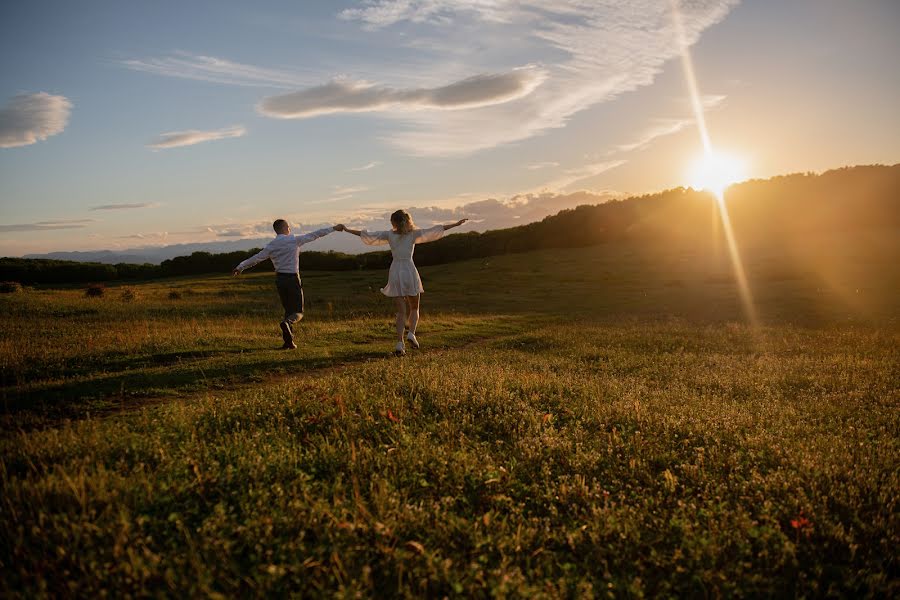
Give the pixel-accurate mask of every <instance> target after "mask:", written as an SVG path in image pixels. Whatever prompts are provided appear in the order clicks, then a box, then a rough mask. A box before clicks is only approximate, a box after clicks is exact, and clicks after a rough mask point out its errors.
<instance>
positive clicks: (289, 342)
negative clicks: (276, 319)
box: [280, 321, 297, 348]
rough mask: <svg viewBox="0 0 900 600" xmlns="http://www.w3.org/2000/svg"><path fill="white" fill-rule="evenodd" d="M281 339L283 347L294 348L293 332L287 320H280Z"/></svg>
mask: <svg viewBox="0 0 900 600" xmlns="http://www.w3.org/2000/svg"><path fill="white" fill-rule="evenodd" d="M280 326H281V339H283V340H284V347H285V348H287V347H289V346H290V347H291V348H296V347H297V346H295V345H294V332H293V331H291V324H290V323H288V322H287V321H282V322H281V324H280Z"/></svg>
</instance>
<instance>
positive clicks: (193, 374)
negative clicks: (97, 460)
mask: <svg viewBox="0 0 900 600" xmlns="http://www.w3.org/2000/svg"><path fill="white" fill-rule="evenodd" d="M301 352H302V350H301ZM198 354H201V355H204V356H206V357H208V358H205V359H204V358H197V355H198ZM235 354H242V355H248V354H249V355H250V356H251V357H252V358H251V359H250V360H246V359H245V360H241V361H235V360H233V358H232V356H230V355H235ZM185 356H192V357H193V359H192V360H187V361H182V360H181V359H182V358H183V357H185ZM388 356H389V354H388V353H387V352H385V351H375V350H366V349H358V350H355V351H353V352H342V353H337V354H332V355H329V356H303V355H298V354H297V352H296V351H284V350H256V351H247V350H243V351H230V352H227V353H223V352H221V351H216V352H190V353H170V354H165V355H156V356H155V357H153V358H154V359H155V361H156V364H155V365H154V366H152V367H150V368H143V369H129V370H126V371H124V372H121V371H120V372H117V373H98V374H94V375H89V376H86V377H84V378H82V379H79V380H77V381H67V382H65V383H48V384H43V385H41V384H38V385H35V386H34V387H32V388H30V389H28V388H25V389H23V388H21V387H18V388H16V387H8V388H3V389H2V390H0V406H2V411H3V417H2V423H0V425H2V428H3V429H8V428H9V426H10V425H12V424H13V423H15V428H20V427H22V428H26V429H27V428H29V424H30V425H31V426H32V427H34V426H40V425H50V424H53V422H56V421H60V420H62V419H77V418H83V417H85V416H87V415H89V414H90V413H96V412H104V411H108V410H110V409H114V408H128V407H131V406H138V405H140V404H141V403H142V402H143V401H145V400H148V399H151V398H158V397H160V396H166V397H169V398H177V397H179V396H184V395H190V394H194V393H197V392H202V391H216V390H225V389H231V388H234V387H239V386H243V385H247V384H253V383H261V382H264V381H267V380H270V379H272V378H273V377H278V376H288V375H290V374H291V373H292V372H296V373H297V374H298V375H301V374H304V373H309V372H314V371H321V370H326V369H330V368H334V367H339V366H342V365H346V364H354V363H361V362H365V361H368V360H372V359H376V358H386V357H388ZM217 359H218V360H217ZM136 362H137V361H136ZM160 365H162V366H160Z"/></svg>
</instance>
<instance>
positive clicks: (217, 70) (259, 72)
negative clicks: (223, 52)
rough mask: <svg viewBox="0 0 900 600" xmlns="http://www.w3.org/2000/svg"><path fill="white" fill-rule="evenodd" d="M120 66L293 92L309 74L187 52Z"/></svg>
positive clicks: (144, 59)
mask: <svg viewBox="0 0 900 600" xmlns="http://www.w3.org/2000/svg"><path fill="white" fill-rule="evenodd" d="M120 64H122V65H123V66H125V67H127V68H129V69H131V70H133V71H141V72H143V73H153V74H154V75H163V76H166V77H177V78H180V79H192V80H195V81H208V82H212V83H223V84H227V85H239V86H250V87H269V88H286V89H292V88H297V87H300V86H303V85H308V84H309V81H310V78H309V75H306V76H304V75H302V74H300V73H297V72H295V71H283V70H279V69H267V68H265V67H257V66H255V65H248V64H244V63H239V62H234V61H230V60H227V59H224V58H217V57H215V56H203V55H199V54H191V53H189V52H176V53H175V54H173V55H170V56H164V57H162V58H143V59H130V60H123V61H120Z"/></svg>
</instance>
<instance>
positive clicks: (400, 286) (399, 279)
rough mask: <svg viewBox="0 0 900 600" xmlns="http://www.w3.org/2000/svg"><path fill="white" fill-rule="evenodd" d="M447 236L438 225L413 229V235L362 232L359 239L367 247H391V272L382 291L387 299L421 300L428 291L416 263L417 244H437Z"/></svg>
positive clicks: (389, 232)
mask: <svg viewBox="0 0 900 600" xmlns="http://www.w3.org/2000/svg"><path fill="white" fill-rule="evenodd" d="M443 235H444V226H443V225H435V226H434V227H430V228H428V229H413V230H412V231H410V232H409V233H403V234H400V233H397V232H395V231H374V232H368V231H361V232H359V237H360V239H362V241H363V243H364V244H367V245H369V246H380V245H383V244H390V246H391V256H393V261H392V262H391V270H390V272H389V273H388V282H387V285H386V286H384V287H383V288H381V293H382V294H384V295H385V296H391V297H395V296H417V295H418V294H421V293H422V292H424V291H425V288H423V287H422V278H421V277H419V271H418V270H417V269H416V265H415V263H413V251H414V250H415V248H416V244H424V243H425V242H433V241H434V240H437V239H440V238H441V237H442V236H443Z"/></svg>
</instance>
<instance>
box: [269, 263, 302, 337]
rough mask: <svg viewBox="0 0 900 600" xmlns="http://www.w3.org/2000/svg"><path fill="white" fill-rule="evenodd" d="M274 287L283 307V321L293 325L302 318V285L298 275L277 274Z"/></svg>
mask: <svg viewBox="0 0 900 600" xmlns="http://www.w3.org/2000/svg"><path fill="white" fill-rule="evenodd" d="M275 287H276V288H278V297H279V298H281V306H283V307H284V321H285V322H286V323H287V324H288V325H293V324H294V323H296V322H297V321H299V320H300V319H302V318H303V284H302V283H300V275H299V274H298V273H277V274H276V275H275Z"/></svg>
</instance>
